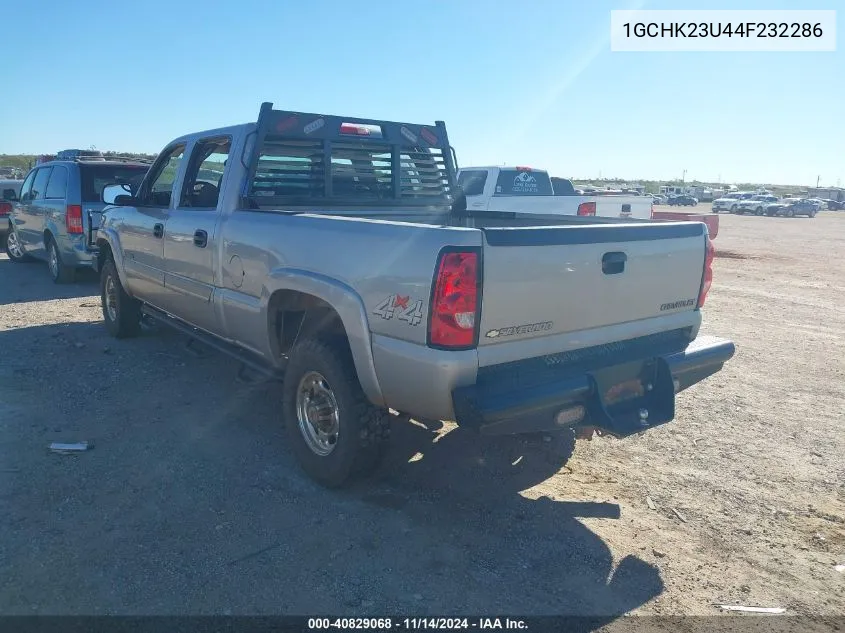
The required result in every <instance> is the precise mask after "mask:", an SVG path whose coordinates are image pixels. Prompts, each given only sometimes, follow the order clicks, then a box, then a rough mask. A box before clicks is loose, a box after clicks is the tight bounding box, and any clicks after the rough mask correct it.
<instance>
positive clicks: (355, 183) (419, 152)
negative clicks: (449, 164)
mask: <svg viewBox="0 0 845 633" xmlns="http://www.w3.org/2000/svg"><path fill="white" fill-rule="evenodd" d="M328 160H329V161H330V163H331V179H330V180H331V182H330V183H329V184H330V188H329V189H327V188H326V184H327V183H326V177H327V172H328V170H327V169H326V155H325V153H324V146H323V143H322V142H321V141H306V140H292V139H274V138H273V137H269V138H268V139H267V140H266V141H265V142H264V144H263V146H262V148H261V152H260V154H259V158H258V164H257V166H256V170H255V178H254V180H253V183H252V195H253V196H254V197H255V199H256V202H258V203H260V202H261V199H262V198H279V197H281V198H289V199H290V202H291V203H303V204H308V203H309V202H313V201H314V200H318V199H325V198H326V193H327V191H328V192H329V194H328V197H329V198H330V199H332V200H335V201H341V200H342V201H345V202H349V203H352V204H354V203H356V202H357V201H359V200H360V201H362V202H365V201H367V202H371V201H376V200H395V199H396V198H394V195H393V162H392V160H391V147H390V146H389V145H387V144H382V143H378V142H360V141H353V140H350V141H337V142H333V143H331V155H330V157H329V159H328ZM398 179H399V199H400V200H401V199H404V200H410V201H418V202H420V203H426V202H430V203H432V204H436V203H438V202H445V201H446V199H447V196H448V195H449V181H448V177H447V172H446V166H445V162H444V159H443V155H442V153H441V152H440V150H438V149H435V148H432V149H426V148H420V147H402V148H401V149H400V152H399V174H398Z"/></svg>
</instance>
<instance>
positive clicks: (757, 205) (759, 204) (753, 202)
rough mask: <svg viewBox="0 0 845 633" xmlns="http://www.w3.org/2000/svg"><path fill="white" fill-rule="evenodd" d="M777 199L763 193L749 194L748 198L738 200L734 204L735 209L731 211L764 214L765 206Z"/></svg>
mask: <svg viewBox="0 0 845 633" xmlns="http://www.w3.org/2000/svg"><path fill="white" fill-rule="evenodd" d="M777 201H778V197H777V196H773V195H770V194H765V193H761V194H757V195H754V196H751V197H750V198H746V199H745V200H740V201H739V202H738V203H737V205H736V211H732V213H753V214H755V215H765V214H766V207H767V206H768V205H770V204H773V203H775V202H777Z"/></svg>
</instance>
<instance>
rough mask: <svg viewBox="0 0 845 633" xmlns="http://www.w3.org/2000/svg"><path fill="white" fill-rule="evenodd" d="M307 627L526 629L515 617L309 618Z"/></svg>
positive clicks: (318, 628) (332, 628)
mask: <svg viewBox="0 0 845 633" xmlns="http://www.w3.org/2000/svg"><path fill="white" fill-rule="evenodd" d="M308 629H309V630H311V631H321V630H340V629H346V630H356V629H357V630H365V631H389V630H391V629H399V630H401V629H405V630H410V631H416V630H432V631H435V630H436V631H443V630H452V629H456V630H473V629H475V630H479V631H495V630H511V631H519V630H527V629H528V624H527V623H526V622H525V620H519V619H514V618H496V617H492V618H435V617H430V618H389V617H388V618H308Z"/></svg>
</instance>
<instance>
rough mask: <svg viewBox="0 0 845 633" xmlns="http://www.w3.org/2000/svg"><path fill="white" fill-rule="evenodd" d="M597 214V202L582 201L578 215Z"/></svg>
mask: <svg viewBox="0 0 845 633" xmlns="http://www.w3.org/2000/svg"><path fill="white" fill-rule="evenodd" d="M595 214H596V203H595V202H582V203H581V204H579V205H578V215H595Z"/></svg>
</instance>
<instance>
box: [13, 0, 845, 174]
mask: <svg viewBox="0 0 845 633" xmlns="http://www.w3.org/2000/svg"><path fill="white" fill-rule="evenodd" d="M10 4H11V3H10ZM14 4H15V5H16V6H14V7H13V8H10V7H9V6H7V7H6V8H4V9H3V18H4V19H3V21H4V22H6V26H5V27H4V28H3V29H2V32H3V35H2V39H3V50H4V63H3V65H2V71H0V73H2V77H3V81H2V86H3V87H2V89H1V90H0V154H16V153H54V152H56V151H58V150H59V149H65V148H88V147H90V146H94V147H96V148H98V149H102V150H117V151H127V152H129V151H132V152H150V153H157V152H158V151H159V150H160V149H161V148H162V147H164V145H165V144H167V143H168V142H169V141H170V140H171V139H173V138H175V137H177V136H181V135H182V134H187V133H190V132H198V131H201V130H205V129H210V128H214V127H221V126H225V125H231V124H235V123H244V122H247V121H254V120H255V119H256V117H257V115H258V108H259V106H260V104H261V102H262V101H272V102H273V103H274V104H275V107H276V108H278V109H286V110H297V111H302V112H318V113H322V114H337V115H347V116H355V117H362V118H375V119H388V120H398V121H408V122H412V123H429V122H432V121H434V120H443V121H445V122H446V126H447V130H448V132H449V138H450V141H451V143H452V145H453V146H454V147H455V149H456V151H457V156H458V161H459V163H460V165H462V166H470V165H491V164H498V165H501V164H507V165H531V166H533V167H536V168H545V169H548V170H549V171H550V172H551V173H552V174H553V175H557V176H565V177H577V178H597V177H605V178H607V177H622V178H628V179H649V180H671V179H680V178H682V177H683V178H685V179H686V180H687V181H691V180H700V181H707V182H723V183H742V182H757V183H771V184H795V185H815V183H816V182H817V179H818V181H819V182H820V183H821V184H822V185H823V186H835V185H837V183H839V184H842V185H845V54H843V50H842V48H843V46H845V45H840V46H839V48H838V50H837V51H836V52H819V53H810V52H804V53H772V52H757V53H718V52H706V53H702V52H695V53H692V52H668V53H660V52H649V53H642V52H637V53H631V52H627V53H620V52H611V50H610V11H611V9H702V8H707V9H799V8H813V9H837V8H841V9H843V10H842V11H839V13H838V15H837V30H838V31H840V32H841V31H842V29H841V26H842V20H843V18H842V16H843V15H845V5H842V4H841V0H817V1H815V2H814V3H813V5H812V7H809V6H806V5H805V4H804V3H803V2H798V1H797V0H793V2H791V3H790V2H782V1H779V0H766V1H762V2H757V1H743V0H734V1H732V2H728V1H723V2H721V3H718V2H714V1H713V0H707V1H705V0H698V1H697V2H693V1H688V0H676V1H674V2H665V1H664V2H660V1H657V0H626V1H616V2H614V1H603V0H591V2H583V1H575V0H550V1H546V0H528V1H526V2H514V1H513V0H511V1H510V2H504V1H497V0H490V1H487V2H482V1H476V0H452V1H448V2H447V1H446V0H428V1H423V0H417V1H412V0H401V1H399V0H371V1H370V2H359V1H356V0H347V1H340V0H339V1H332V0H324V1H320V0H313V1H312V2H307V3H306V2H302V1H293V0H275V1H270V0H264V1H261V0H238V1H237V2H219V1H214V0H206V1H204V2H202V3H199V2H193V1H188V0H186V1H184V2H174V1H173V0H169V1H166V2H165V1H161V0H146V1H145V2H144V3H140V4H139V3H134V4H133V3H121V2H114V0H110V1H108V2H105V1H99V0H81V1H80V2H75V3H71V2H66V1H65V0H42V1H41V2H31V3H24V2H18V3H14ZM12 25H13V26H12ZM9 26H11V28H8V27H9Z"/></svg>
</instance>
